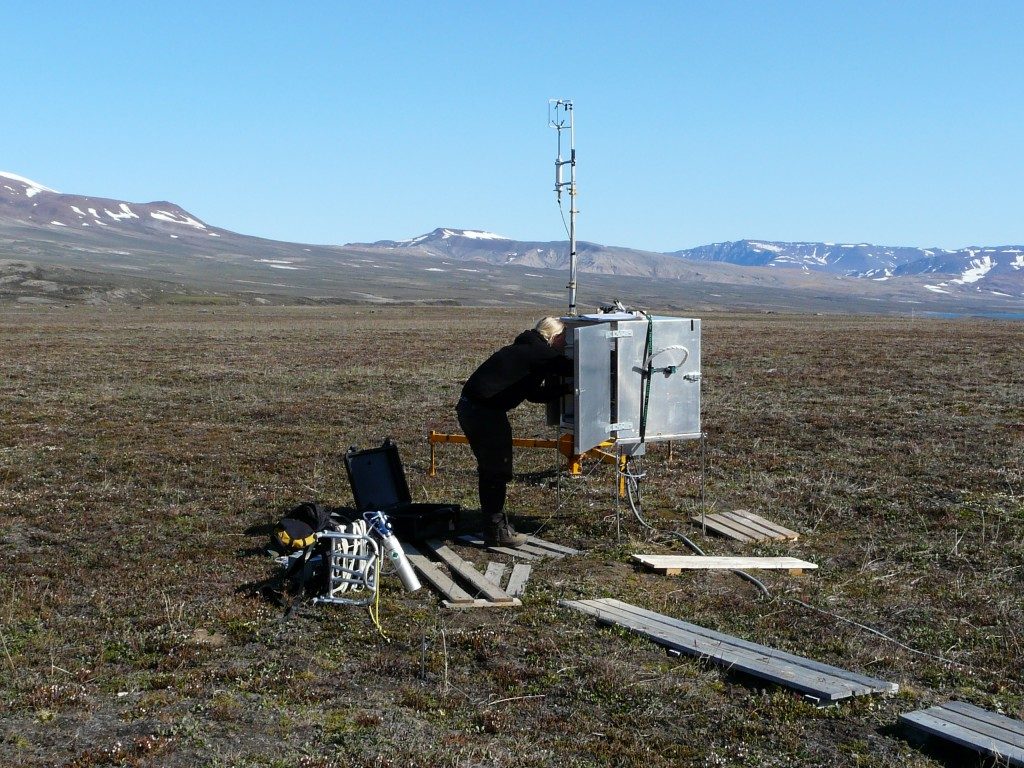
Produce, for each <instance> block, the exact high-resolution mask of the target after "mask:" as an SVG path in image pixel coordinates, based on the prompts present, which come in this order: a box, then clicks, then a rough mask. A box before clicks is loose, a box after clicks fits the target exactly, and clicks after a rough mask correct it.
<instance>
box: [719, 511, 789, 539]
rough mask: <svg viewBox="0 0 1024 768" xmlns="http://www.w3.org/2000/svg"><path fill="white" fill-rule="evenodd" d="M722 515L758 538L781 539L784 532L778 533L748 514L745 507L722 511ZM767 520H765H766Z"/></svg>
mask: <svg viewBox="0 0 1024 768" xmlns="http://www.w3.org/2000/svg"><path fill="white" fill-rule="evenodd" d="M722 517H724V518H726V519H727V520H731V521H732V522H733V523H735V524H736V525H737V526H741V527H743V528H745V529H746V530H747V531H749V532H750V534H751V535H752V536H754V537H756V538H759V539H782V538H786V536H785V535H784V534H781V533H779V531H778V530H776V529H775V528H774V527H772V526H770V525H765V524H764V523H763V522H761V521H760V520H759V519H755V517H756V516H753V515H750V513H748V512H747V511H746V510H745V509H737V510H735V511H733V512H724V513H722ZM766 522H767V521H766Z"/></svg>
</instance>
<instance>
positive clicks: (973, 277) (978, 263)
mask: <svg viewBox="0 0 1024 768" xmlns="http://www.w3.org/2000/svg"><path fill="white" fill-rule="evenodd" d="M970 253H971V255H972V256H973V255H974V254H976V253H977V251H971V252H970ZM993 266H995V262H994V261H992V257H991V256H982V257H981V258H980V259H971V266H970V268H969V269H966V270H964V273H963V274H962V275H960V277H959V279H957V280H953V282H954V283H976V282H978V281H979V280H981V278H983V277H984V276H985V275H987V274H988V272H989V270H990V269H992V267H993Z"/></svg>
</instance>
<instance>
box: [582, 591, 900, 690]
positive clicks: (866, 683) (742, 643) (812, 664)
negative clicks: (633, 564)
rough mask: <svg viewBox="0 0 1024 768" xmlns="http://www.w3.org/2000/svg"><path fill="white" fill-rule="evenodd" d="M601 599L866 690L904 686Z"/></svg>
mask: <svg viewBox="0 0 1024 768" xmlns="http://www.w3.org/2000/svg"><path fill="white" fill-rule="evenodd" d="M601 602H602V603H604V604H606V605H613V606H616V607H618V608H620V609H622V610H624V611H629V612H632V613H635V614H636V615H638V616H642V617H645V618H650V619H652V620H656V621H660V622H662V623H664V624H666V625H668V626H670V627H677V628H679V629H683V630H685V631H687V632H693V633H694V634H699V635H702V636H704V637H707V638H709V639H711V640H714V641H716V642H720V643H728V644H730V645H735V646H738V647H740V648H746V649H747V650H752V651H756V652H758V653H764V654H767V655H770V656H772V657H774V658H778V659H782V660H785V661H790V662H794V663H799V664H801V665H802V666H805V667H807V668H808V669H813V670H817V671H819V672H824V673H826V674H829V675H833V676H835V677H842V678H843V679H845V680H849V681H850V682H853V683H857V684H858V685H860V686H862V687H863V688H864V689H865V690H864V691H863V692H864V693H897V692H898V691H899V689H900V687H899V685H898V684H897V683H891V682H888V681H887V680H880V679H879V678H877V677H870V676H868V675H862V674H860V673H859V672H851V671H850V670H848V669H842V668H841V667H834V666H832V665H831V664H824V663H822V662H820V661H815V660H814V659H809V658H807V657H806V656H797V655H796V654H793V653H787V652H786V651H780V650H779V649H777V648H769V647H768V646H765V645H760V644H758V643H753V642H750V641H749V640H742V639H740V638H738V637H734V636H733V635H726V634H724V633H722V632H716V631H715V630H713V629H707V628H706V627H701V626H699V625H697V624H690V623H689V622H686V621H683V620H682V619H674V618H672V617H670V616H665V615H664V614H661V613H655V612H654V611H649V610H647V609H645V608H639V607H637V606H635V605H630V604H629V603H624V602H622V601H621V600H616V599H615V598H606V599H604V600H602V601H601Z"/></svg>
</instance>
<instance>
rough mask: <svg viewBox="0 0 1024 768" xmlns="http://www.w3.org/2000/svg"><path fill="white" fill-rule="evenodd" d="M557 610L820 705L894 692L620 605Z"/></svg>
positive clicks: (594, 603) (889, 686) (890, 686)
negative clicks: (572, 611)
mask: <svg viewBox="0 0 1024 768" xmlns="http://www.w3.org/2000/svg"><path fill="white" fill-rule="evenodd" d="M561 604H562V605H565V606H567V607H570V608H574V609H575V610H579V611H582V612H584V613H588V614H590V615H592V616H594V617H595V618H597V619H598V621H600V622H602V623H606V624H618V625H619V626H623V627H626V628H628V629H631V630H633V631H634V632H637V633H639V634H643V635H645V636H646V637H649V638H650V639H651V640H654V641H655V642H657V643H659V644H660V645H664V646H666V647H668V648H670V649H672V650H676V651H679V652H680V653H686V654H688V655H693V656H698V657H700V658H707V659H711V660H713V661H715V662H716V663H718V664H720V665H722V666H724V667H726V668H727V669H732V670H739V671H742V672H745V673H747V674H751V675H755V676H757V677H760V678H763V679H765V680H769V681H771V682H774V683H778V684H780V685H785V686H787V687H790V688H793V689H795V690H798V691H801V692H803V693H805V694H806V695H808V696H810V697H812V698H814V699H816V700H817V701H820V702H831V701H838V700H840V699H844V698H848V697H850V696H856V695H860V694H866V693H877V692H893V691H895V690H898V686H897V685H895V684H894V683H889V682H886V681H883V680H876V679H874V678H868V677H866V676H862V675H857V674H856V673H851V672H849V671H848V670H843V669H839V668H837V667H830V666H829V665H825V664H821V663H819V662H814V661H812V660H810V659H805V658H803V657H800V656H795V655H793V654H787V653H784V652H782V651H777V650H775V649H773V648H768V647H766V646H761V645H757V644H755V643H749V642H746V641H742V640H740V639H739V638H734V637H731V636H729V635H723V634H721V633H716V632H713V631H712V630H706V629H704V628H703V627H698V626H697V625H693V624H687V623H686V622H682V621H679V620H677V619H671V618H670V617H666V616H662V615H661V614H657V613H653V612H651V611H645V610H643V609H638V608H637V607H636V606H631V605H629V604H628V603H622V602H621V601H618V600H610V599H608V600H581V601H573V600H569V601H562V603H561Z"/></svg>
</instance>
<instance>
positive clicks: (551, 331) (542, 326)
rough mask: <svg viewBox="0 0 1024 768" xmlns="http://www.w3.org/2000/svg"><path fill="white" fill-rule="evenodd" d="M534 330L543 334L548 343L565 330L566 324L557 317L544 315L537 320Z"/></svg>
mask: <svg viewBox="0 0 1024 768" xmlns="http://www.w3.org/2000/svg"><path fill="white" fill-rule="evenodd" d="M533 328H534V330H535V331H537V333H539V334H540V335H541V336H543V337H544V341H546V342H547V343H548V344H550V343H551V340H552V339H553V338H555V336H557V335H558V334H560V333H561V332H562V331H564V330H565V324H564V323H563V322H562V321H561V320H559V319H558V318H557V317H550V316H549V317H542V318H541V319H540V320H538V321H537V325H535V326H534V327H533Z"/></svg>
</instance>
